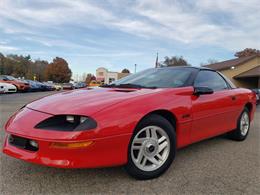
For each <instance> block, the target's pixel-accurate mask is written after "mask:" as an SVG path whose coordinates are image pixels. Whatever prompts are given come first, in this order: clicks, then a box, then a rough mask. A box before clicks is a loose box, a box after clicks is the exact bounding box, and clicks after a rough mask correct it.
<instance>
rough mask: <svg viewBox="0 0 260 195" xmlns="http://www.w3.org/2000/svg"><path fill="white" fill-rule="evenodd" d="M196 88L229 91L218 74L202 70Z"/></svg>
mask: <svg viewBox="0 0 260 195" xmlns="http://www.w3.org/2000/svg"><path fill="white" fill-rule="evenodd" d="M194 87H209V88H211V89H213V90H214V91H219V90H224V89H228V86H227V83H226V81H225V80H224V79H223V78H222V77H221V76H220V75H219V74H218V73H216V72H214V71H208V70H202V71H200V72H199V73H198V75H197V77H196V79H195V81H194Z"/></svg>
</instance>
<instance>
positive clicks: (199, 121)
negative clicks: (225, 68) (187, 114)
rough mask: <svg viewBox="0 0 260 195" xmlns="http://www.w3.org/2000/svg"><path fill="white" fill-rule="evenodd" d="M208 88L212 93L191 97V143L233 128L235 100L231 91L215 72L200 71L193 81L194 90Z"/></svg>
mask: <svg viewBox="0 0 260 195" xmlns="http://www.w3.org/2000/svg"><path fill="white" fill-rule="evenodd" d="M196 87H208V88H211V89H212V90H213V91H214V93H212V94H205V95H199V96H196V95H194V96H193V97H192V113H193V114H192V115H193V122H192V130H191V141H192V142H196V141H200V140H203V139H206V138H209V137H213V136H216V135H219V134H222V133H224V132H227V131H228V130H230V129H232V128H233V127H234V120H235V117H234V114H233V113H234V106H233V102H234V101H235V100H236V99H235V97H233V92H232V89H231V88H230V86H229V84H228V83H227V82H226V81H225V80H224V78H223V77H222V76H221V75H220V74H218V73H217V72H215V71H211V70H200V71H199V73H198V74H197V76H196V78H195V80H194V88H196Z"/></svg>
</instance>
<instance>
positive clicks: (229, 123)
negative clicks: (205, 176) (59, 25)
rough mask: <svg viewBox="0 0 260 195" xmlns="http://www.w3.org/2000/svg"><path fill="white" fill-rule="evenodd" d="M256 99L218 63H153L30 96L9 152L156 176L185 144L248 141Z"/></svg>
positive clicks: (11, 133) (15, 123)
mask: <svg viewBox="0 0 260 195" xmlns="http://www.w3.org/2000/svg"><path fill="white" fill-rule="evenodd" d="M255 102H256V96H255V94H254V93H253V92H252V91H251V90H248V89H243V88H235V86H234V85H233V84H232V83H231V81H229V80H228V79H226V78H224V76H223V75H222V74H221V73H219V72H216V71H214V70H211V69H207V68H202V67H189V66H187V67H165V68H154V69H148V70H145V71H142V72H140V73H137V74H133V75H130V76H128V77H125V78H123V79H121V80H118V81H116V82H114V83H112V84H110V85H104V86H102V87H99V88H92V89H89V90H74V91H71V92H70V93H67V92H64V93H59V94H55V95H52V96H49V97H44V98H42V99H40V100H37V101H34V102H32V103H29V104H28V105H26V106H25V107H24V108H22V109H21V110H19V111H18V112H16V113H15V114H14V115H13V116H12V117H11V118H10V119H9V120H8V122H7V124H6V126H5V129H6V132H7V135H6V137H5V142H4V148H3V152H4V153H5V154H7V155H10V156H12V157H15V158H19V159H22V160H25V161H29V162H32V163H37V164H42V165H47V166H54V167H63V168H83V167H84V168H93V167H105V166H115V165H124V166H125V168H126V170H127V172H128V173H129V174H130V175H131V176H133V177H135V178H137V179H151V178H155V177H158V176H160V175H161V174H163V173H164V172H165V171H166V170H167V169H168V168H169V166H170V165H171V164H172V162H173V160H174V158H175V155H176V151H177V149H179V148H182V147H184V146H187V145H190V144H192V143H195V142H199V141H201V140H204V139H208V138H211V137H214V136H218V135H221V134H227V135H228V137H229V138H231V139H233V140H237V141H243V140H245V139H246V138H247V136H248V132H249V129H250V123H251V121H252V120H253V118H254V113H255V109H256V105H255ZM227 150H229V148H227ZM237 152H241V151H240V150H239V151H237ZM199 156H200V155H199V153H198V158H199ZM46 159H47V160H46Z"/></svg>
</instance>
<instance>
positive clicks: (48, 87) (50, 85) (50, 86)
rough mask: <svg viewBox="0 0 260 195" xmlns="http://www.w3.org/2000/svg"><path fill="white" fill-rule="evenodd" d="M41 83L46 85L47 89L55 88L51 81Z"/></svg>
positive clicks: (52, 89)
mask: <svg viewBox="0 0 260 195" xmlns="http://www.w3.org/2000/svg"><path fill="white" fill-rule="evenodd" d="M43 84H44V85H45V86H46V89H47V91H54V90H56V88H55V87H54V84H53V83H49V82H43Z"/></svg>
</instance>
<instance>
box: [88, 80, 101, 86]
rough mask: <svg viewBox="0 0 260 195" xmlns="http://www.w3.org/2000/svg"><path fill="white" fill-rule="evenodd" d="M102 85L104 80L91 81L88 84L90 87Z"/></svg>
mask: <svg viewBox="0 0 260 195" xmlns="http://www.w3.org/2000/svg"><path fill="white" fill-rule="evenodd" d="M101 85H102V82H100V81H91V82H90V83H89V85H88V87H99V86H101Z"/></svg>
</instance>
